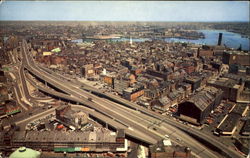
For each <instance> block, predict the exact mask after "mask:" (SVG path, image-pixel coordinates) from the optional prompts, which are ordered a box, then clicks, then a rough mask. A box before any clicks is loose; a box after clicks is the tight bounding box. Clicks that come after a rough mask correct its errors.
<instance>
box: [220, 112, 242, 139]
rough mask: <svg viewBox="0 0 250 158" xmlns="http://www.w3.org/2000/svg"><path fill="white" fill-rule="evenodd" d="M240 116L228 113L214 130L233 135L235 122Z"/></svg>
mask: <svg viewBox="0 0 250 158" xmlns="http://www.w3.org/2000/svg"><path fill="white" fill-rule="evenodd" d="M240 118H241V116H240V115H239V114H236V113H230V114H228V115H226V116H225V117H224V119H223V120H222V121H221V123H220V124H219V125H218V126H217V128H216V131H217V132H218V133H219V134H220V135H233V134H234V132H235V131H236V129H237V124H238V122H239V120H240Z"/></svg>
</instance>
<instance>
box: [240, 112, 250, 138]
mask: <svg viewBox="0 0 250 158" xmlns="http://www.w3.org/2000/svg"><path fill="white" fill-rule="evenodd" d="M249 116H250V115H249ZM241 134H242V135H245V136H249V135H250V119H248V120H247V121H245V124H244V126H243V128H242V129H241Z"/></svg>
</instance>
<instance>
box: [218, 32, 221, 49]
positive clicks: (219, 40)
mask: <svg viewBox="0 0 250 158" xmlns="http://www.w3.org/2000/svg"><path fill="white" fill-rule="evenodd" d="M221 42H222V33H219V38H218V46H220V45H221Z"/></svg>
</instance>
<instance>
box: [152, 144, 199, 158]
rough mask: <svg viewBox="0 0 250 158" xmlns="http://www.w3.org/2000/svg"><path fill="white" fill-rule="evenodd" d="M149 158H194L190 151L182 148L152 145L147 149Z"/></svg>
mask: <svg viewBox="0 0 250 158" xmlns="http://www.w3.org/2000/svg"><path fill="white" fill-rule="evenodd" d="M149 151H150V155H149V157H151V158H195V156H194V155H192V154H191V150H190V149H189V148H188V147H184V146H178V145H175V146H173V145H172V146H164V145H163V144H162V145H153V146H151V147H150V148H149Z"/></svg>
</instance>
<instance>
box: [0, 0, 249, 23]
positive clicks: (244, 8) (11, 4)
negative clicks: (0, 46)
mask: <svg viewBox="0 0 250 158" xmlns="http://www.w3.org/2000/svg"><path fill="white" fill-rule="evenodd" d="M0 20H52V21H67V20H68V21H71V20H72V21H191V22H195V21H201V22H204V21H208V22H209V21H249V2H248V1H193V2H192V1H7V2H6V1H4V2H2V3H1V4H0Z"/></svg>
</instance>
